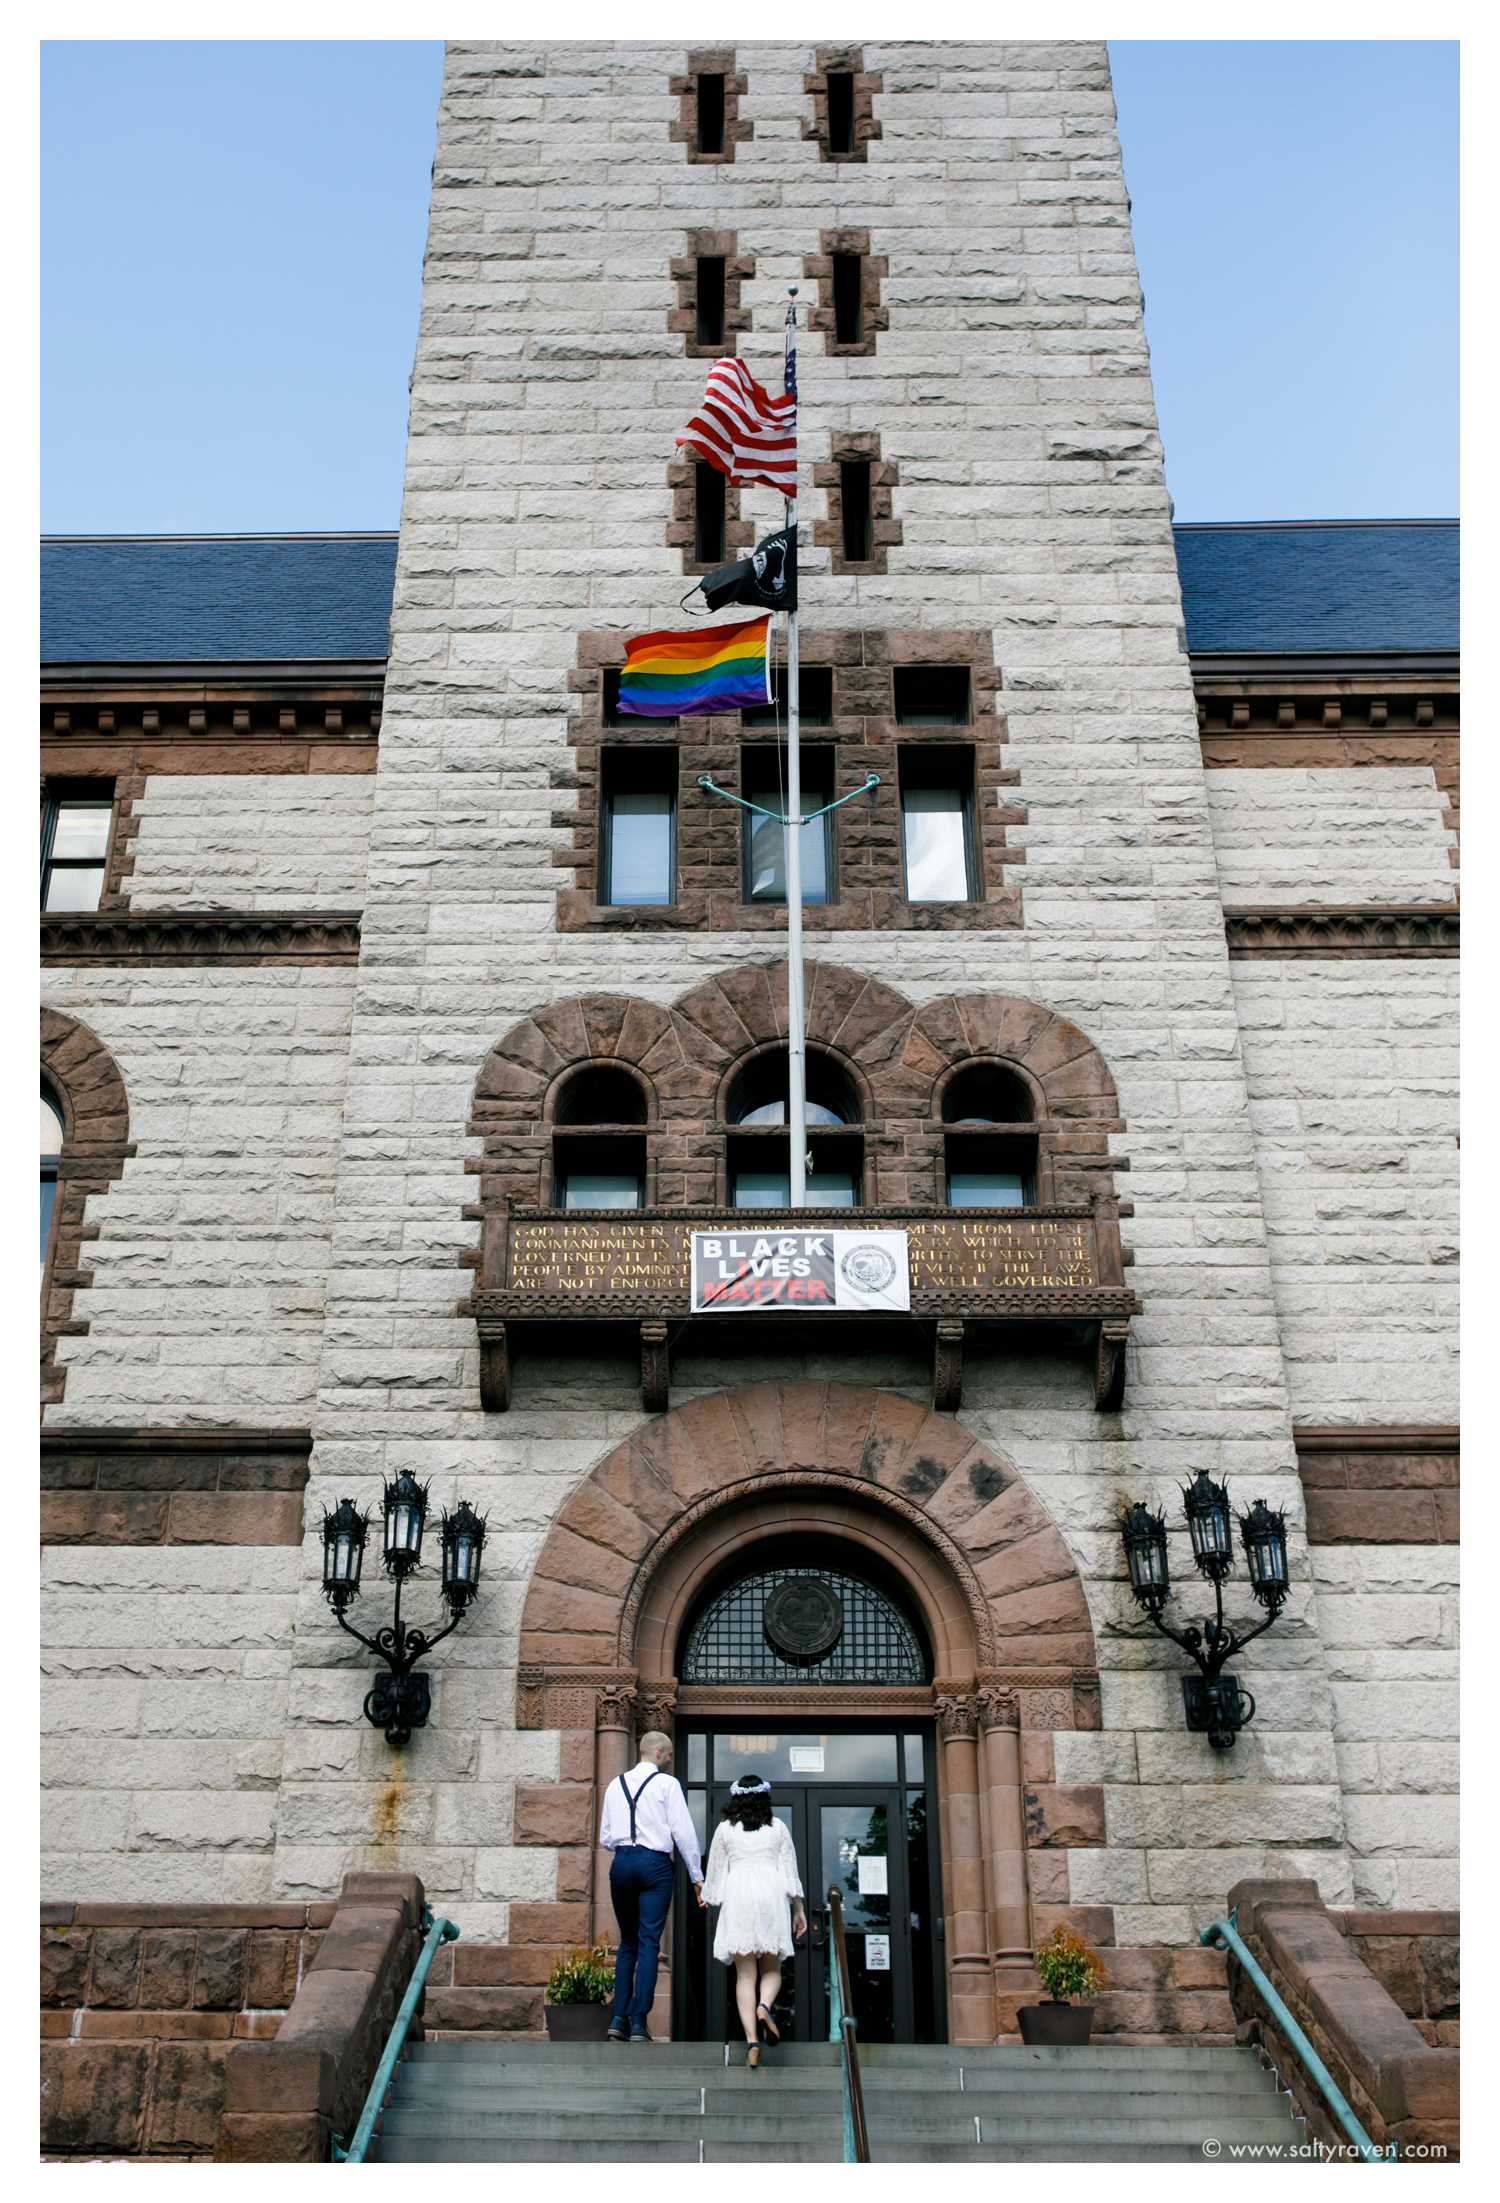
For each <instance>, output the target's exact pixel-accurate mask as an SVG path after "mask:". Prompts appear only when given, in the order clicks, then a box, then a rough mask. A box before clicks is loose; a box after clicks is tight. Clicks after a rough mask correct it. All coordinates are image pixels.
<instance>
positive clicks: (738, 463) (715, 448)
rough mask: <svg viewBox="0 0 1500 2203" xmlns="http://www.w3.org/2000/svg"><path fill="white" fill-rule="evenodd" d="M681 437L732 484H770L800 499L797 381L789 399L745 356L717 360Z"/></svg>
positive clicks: (788, 395)
mask: <svg viewBox="0 0 1500 2203" xmlns="http://www.w3.org/2000/svg"><path fill="white" fill-rule="evenodd" d="M677 441H678V443H679V444H680V445H681V446H683V448H684V449H685V450H688V451H692V452H696V453H697V455H698V457H699V458H700V459H702V460H704V461H705V462H706V463H707V464H708V465H709V466H711V467H717V468H718V470H719V472H720V474H727V475H728V477H729V479H730V481H731V482H764V483H765V485H766V488H767V489H769V490H779V491H780V492H781V494H782V496H783V497H795V496H796V494H797V386H796V381H795V379H794V378H793V379H792V381H791V387H790V388H789V390H788V392H787V395H786V396H785V397H784V398H773V397H771V396H770V395H769V394H768V393H767V392H766V391H764V390H762V388H761V386H760V384H759V383H758V382H757V381H756V379H755V377H754V376H753V375H752V374H751V372H750V370H749V368H748V367H747V366H746V365H745V363H744V361H743V360H715V361H714V363H713V366H712V367H711V368H710V369H709V371H708V388H707V389H706V390H705V391H704V393H703V404H702V405H701V407H700V408H699V410H698V411H697V412H696V413H695V414H694V415H693V417H692V419H691V420H690V421H689V422H688V425H687V427H686V428H685V429H684V430H683V432H682V434H681V435H680V436H679V437H678V439H677Z"/></svg>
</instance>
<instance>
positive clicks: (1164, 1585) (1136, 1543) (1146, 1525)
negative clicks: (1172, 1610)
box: [1120, 1500, 1171, 1614]
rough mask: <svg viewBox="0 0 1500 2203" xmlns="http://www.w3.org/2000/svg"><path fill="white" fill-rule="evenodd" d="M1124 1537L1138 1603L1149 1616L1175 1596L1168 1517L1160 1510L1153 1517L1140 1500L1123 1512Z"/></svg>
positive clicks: (1131, 1586)
mask: <svg viewBox="0 0 1500 2203" xmlns="http://www.w3.org/2000/svg"><path fill="white" fill-rule="evenodd" d="M1120 1536H1121V1539H1122V1540H1123V1542H1124V1546H1125V1564H1126V1566H1127V1567H1128V1568H1129V1570H1130V1589H1131V1592H1132V1594H1133V1596H1134V1598H1135V1601H1136V1604H1137V1605H1138V1606H1143V1607H1145V1608H1146V1610H1147V1612H1148V1613H1152V1614H1155V1613H1159V1612H1160V1610H1161V1608H1162V1607H1163V1606H1165V1605H1166V1603H1167V1600H1168V1598H1169V1597H1170V1596H1171V1581H1170V1577H1169V1574H1168V1567H1167V1523H1166V1517H1165V1516H1164V1515H1163V1514H1162V1513H1161V1512H1160V1511H1159V1510H1158V1512H1157V1513H1156V1514H1152V1512H1151V1510H1150V1508H1149V1507H1147V1506H1146V1505H1144V1503H1143V1502H1142V1501H1141V1500H1137V1501H1136V1503H1135V1505H1134V1506H1133V1507H1126V1508H1123V1509H1122V1510H1121V1514H1120Z"/></svg>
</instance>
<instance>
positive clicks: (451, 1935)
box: [333, 1907, 459, 2165]
mask: <svg viewBox="0 0 1500 2203" xmlns="http://www.w3.org/2000/svg"><path fill="white" fill-rule="evenodd" d="M422 1926H423V1928H424V1929H425V1931H426V1933H425V1935H424V1937H423V1942H422V1948H421V1949H420V1951H418V1953H417V1963H416V1964H415V1966H413V1968H412V1970H411V1979H410V1981H408V1983H407V1984H406V1994H405V1996H404V1997H403V1998H402V1999H401V2007H400V2010H399V2011H398V2012H397V2014H396V2017H395V2019H394V2021H393V2022H392V2025H391V2031H390V2034H389V2035H388V2036H387V2037H386V2044H385V2048H384V2050H382V2052H381V2053H380V2063H379V2065H377V2066H376V2068H375V2078H374V2080H372V2081H371V2083H370V2093H369V2094H368V2095H367V2096H366V2098H365V2106H364V2109H363V2111H361V2113H360V2115H359V2124H358V2126H357V2127H356V2128H355V2129H354V2139H353V2141H352V2142H351V2143H350V2144H349V2147H348V2148H347V2149H344V2148H343V2147H342V2146H341V2145H340V2142H339V2138H338V2136H337V2135H335V2136H334V2138H333V2155H334V2161H335V2163H336V2164H340V2165H362V2164H363V2163H364V2161H365V2152H366V2150H368V2148H369V2146H370V2144H371V2142H372V2141H373V2140H374V2138H375V2122H376V2120H377V2119H378V2118H379V2117H380V2107H381V2105H382V2104H383V2103H384V2102H385V2092H386V2090H387V2089H388V2088H389V2087H390V2085H391V2075H392V2074H393V2073H394V2072H395V2070H396V2061H397V2059H398V2058H399V2057H400V2055H401V2053H402V2051H403V2050H404V2049H405V2047H406V2036H407V2030H408V2029H409V2028H410V2026H411V2023H412V2021H413V2019H415V2017H416V2012H417V2006H418V2005H419V2004H420V2003H421V2001H422V1991H423V1990H424V1989H425V1988H426V1986H427V1976H428V1974H429V1973H431V1971H432V1961H433V1960H434V1959H435V1958H436V1957H437V1954H438V1951H439V1949H440V1947H441V1946H442V1945H443V1944H444V1943H456V1942H457V1941H458V1935H459V1931H458V1929H457V1928H456V1927H455V1926H454V1924H453V1922H452V1921H451V1920H434V1918H433V1916H432V1914H431V1912H430V1911H428V1910H427V1909H426V1908H425V1907H424V1908H423V1912H422Z"/></svg>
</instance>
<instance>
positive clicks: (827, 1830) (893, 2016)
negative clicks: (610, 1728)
mask: <svg viewBox="0 0 1500 2203" xmlns="http://www.w3.org/2000/svg"><path fill="white" fill-rule="evenodd" d="M932 1759H933V1745H932V1741H931V1738H930V1736H929V1735H928V1734H927V1733H926V1732H925V1731H923V1730H919V1729H916V1728H912V1729H904V1730H899V1731H898V1730H880V1729H876V1728H873V1727H863V1728H855V1727H850V1728H847V1729H842V1730H829V1729H826V1728H819V1727H815V1726H814V1725H813V1724H812V1723H810V1722H806V1723H801V1724H798V1725H797V1726H796V1727H788V1728H781V1729H777V1730H775V1731H772V1730H770V1729H765V1730H751V1729H750V1727H749V1724H748V1723H738V1724H731V1723H729V1722H714V1723H708V1722H705V1723H702V1724H697V1723H684V1724H683V1725H682V1727H681V1728H680V1730H679V1734H678V1756H677V1768H678V1772H679V1774H680V1776H681V1779H682V1781H683V1784H684V1787H685V1789H686V1791H687V1796H688V1805H689V1809H690V1811H691V1812H692V1815H693V1819H694V1822H695V1823H696V1825H697V1828H698V1833H699V1837H700V1840H701V1841H702V1843H703V1849H704V1856H705V1858H706V1857H707V1854H708V1845H709V1843H710V1842H711V1841H712V1838H713V1832H714V1830H715V1828H716V1827H717V1826H718V1824H719V1821H720V1819H721V1817H722V1813H723V1808H724V1804H725V1801H726V1799H727V1797H728V1794H729V1785H730V1784H731V1783H732V1782H733V1781H734V1780H735V1779H736V1777H737V1776H739V1775H742V1774H750V1773H753V1774H758V1775H761V1776H763V1777H764V1778H765V1779H766V1780H767V1781H768V1782H769V1783H770V1784H771V1787H772V1811H773V1813H774V1814H775V1816H776V1818H777V1819H778V1820H781V1821H782V1822H784V1823H785V1825H786V1827H787V1828H788V1829H789V1830H790V1832H791V1836H792V1841H793V1844H794V1846H795V1848H796V1853H797V1866H798V1872H799V1874H800V1876H801V1880H802V1886H803V1889H804V1891H805V1892H806V1899H807V1913H808V1929H809V1932H808V1936H807V1939H806V1941H805V1942H804V1943H803V1944H801V1945H800V1946H799V1947H798V1949H797V1951H796V1953H795V1955H794V1956H793V1957H792V1958H790V1959H788V1960H787V1961H786V1962H785V1964H784V1967H783V1971H782V1985H781V1993H780V1995H779V1997H778V1999H777V2001H776V2020H777V2024H778V2026H779V2027H780V2028H781V2031H782V2035H783V2038H784V2039H787V2040H790V2041H804V2042H826V2041H827V2039H828V2022H829V2007H828V1936H829V1918H830V1913H829V1904H828V1890H829V1887H830V1885H835V1886H837V1888H838V1889H839V1891H840V1893H841V1895H842V1897H843V1903H844V1925H845V1931H846V1934H847V1937H848V1946H849V1970H850V1989H851V1994H852V1997H853V2003H854V2014H855V2017H856V2018H857V2020H858V2021H859V2032H860V2039H861V2041H864V2042H938V2041H942V2040H943V2039H945V2027H944V2001H943V1996H942V1980H941V1969H942V1944H941V1933H942V1928H941V1920H942V1904H941V1894H940V1891H939V1889H938V1876H937V1859H936V1850H935V1847H934V1846H932V1845H930V1844H929V1842H928V1834H927V1831H928V1823H929V1801H930V1800H931V1798H932V1795H933V1792H932V1779H931V1778H932V1774H933V1767H932ZM717 1917H718V1915H717V1912H716V1911H714V1910H712V1909H711V1910H709V1911H708V1912H701V1911H700V1910H699V1909H698V1906H697V1903H696V1901H695V1900H694V1897H693V1893H692V1889H691V1887H690V1885H689V1884H688V1881H687V1876H686V1874H685V1873H683V1872H682V1871H681V1870H680V1869H679V1875H678V1903H677V1911H676V1919H675V1924H674V1928H673V1950H674V1954H675V1956H674V1965H673V1996H674V2006H673V2032H674V2034H676V2035H678V2036H679V2037H681V2038H685V2039H688V2040H699V2041H712V2042H725V2041H727V2042H737V2041H741V2040H742V2039H743V2030H742V2029H741V2027H740V2024H739V2021H738V2018H737V2016H736V2013H735V2008H734V1970H733V1968H732V1967H728V1966H725V1965H723V1964H722V1963H721V1962H719V1961H718V1960H716V1959H715V1958H714V1957H713V1950H712V1945H713V1933H714V1927H715V1924H716V1922H717Z"/></svg>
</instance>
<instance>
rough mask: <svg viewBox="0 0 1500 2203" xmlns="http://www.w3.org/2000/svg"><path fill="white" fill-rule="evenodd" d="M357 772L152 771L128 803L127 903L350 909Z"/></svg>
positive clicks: (361, 880) (361, 796) (362, 785)
mask: <svg viewBox="0 0 1500 2203" xmlns="http://www.w3.org/2000/svg"><path fill="white" fill-rule="evenodd" d="M373 795H374V786H373V781H372V779H371V778H370V777H369V776H368V775H365V774H337V773H307V774H273V773H239V774H231V773H223V774H208V773H204V774H196V773H193V774H188V773H184V774H180V775H179V774H169V773H153V774H151V775H150V776H149V777H148V779H147V781H146V785H145V794H144V795H143V796H142V798H141V800H140V802H139V804H138V805H137V806H136V811H137V816H138V818H139V822H140V823H139V826H138V827H137V830H136V838H135V843H134V858H135V863H134V868H133V870H132V873H131V877H130V904H131V908H132V909H133V910H358V909H359V907H360V905H361V904H362V903H363V901H364V889H365V854H366V848H367V844H368V841H369V832H370V809H371V803H372V800H373Z"/></svg>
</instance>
